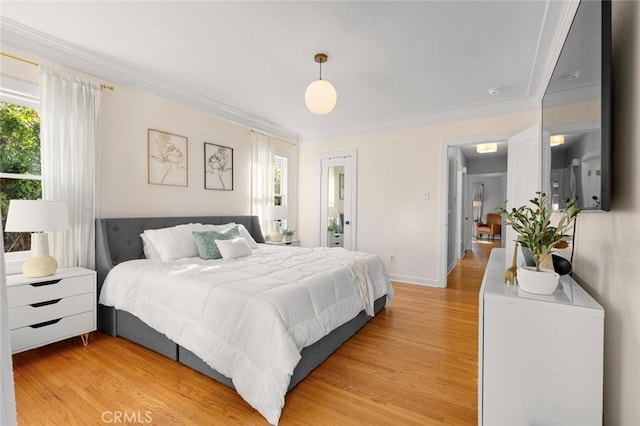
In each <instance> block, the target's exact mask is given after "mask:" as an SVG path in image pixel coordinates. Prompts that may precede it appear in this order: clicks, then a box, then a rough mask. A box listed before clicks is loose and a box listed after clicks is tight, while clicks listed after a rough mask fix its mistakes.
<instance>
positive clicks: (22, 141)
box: [0, 102, 42, 252]
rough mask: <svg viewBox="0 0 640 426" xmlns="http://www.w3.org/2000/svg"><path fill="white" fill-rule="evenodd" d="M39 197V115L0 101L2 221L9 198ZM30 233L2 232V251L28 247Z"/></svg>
mask: <svg viewBox="0 0 640 426" xmlns="http://www.w3.org/2000/svg"><path fill="white" fill-rule="evenodd" d="M39 198H42V183H41V177H40V117H39V115H38V110H36V109H35V108H32V107H30V106H23V105H18V104H15V103H8V102H0V212H1V214H2V223H4V222H5V221H6V218H7V211H8V208H9V200H12V199H25V200H36V199H39ZM30 245H31V234H30V233H14V232H9V233H5V234H4V250H5V252H17V251H25V250H29V248H30Z"/></svg>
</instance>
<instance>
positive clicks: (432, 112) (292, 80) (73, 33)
mask: <svg viewBox="0 0 640 426" xmlns="http://www.w3.org/2000/svg"><path fill="white" fill-rule="evenodd" d="M567 10H568V7H567V3H566V2H557V1H428V2H421V1H413V2H363V1H352V2H348V1H342V2H327V1H317V2H314V1H301V2H264V1H257V2H240V1H228V2H206V1H190V2H182V1H176V2H173V1H171V2H170V1H155V2H152V1H143V2H134V1H120V2H105V1H88V0H87V1H80V2H78V1H73V2H58V1H45V2H22V1H2V10H1V15H2V21H1V23H2V33H1V34H0V35H1V36H2V43H3V45H5V46H10V47H14V48H16V49H19V50H21V51H25V52H28V53H33V54H37V55H39V56H41V57H45V58H47V59H51V60H55V61H58V62H61V63H64V64H65V65H68V66H72V67H74V68H76V69H78V70H80V71H84V72H88V73H92V74H94V75H96V76H98V77H100V78H103V79H107V80H109V81H111V82H114V83H116V85H117V84H123V85H128V86H133V87H138V88H142V89H145V90H149V91H151V92H155V93H157V94H160V95H163V96H166V97H169V98H174V99H177V100H181V101H183V102H185V103H187V104H192V105H194V106H197V107H199V108H202V109H205V110H209V111H213V112H216V113H218V114H219V115H220V116H222V117H223V118H228V119H231V120H234V121H237V122H240V123H243V124H247V125H250V126H251V127H255V128H258V129H259V130H263V131H267V132H268V133H272V134H275V135H276V136H281V137H287V138H289V139H298V140H315V139H323V138H327V137H336V136H343V135H349V134H355V133H363V132H367V131H380V130H385V129H392V128H394V127H400V126H405V127H406V126H411V125H419V124H422V123H426V122H430V121H433V120H443V119H447V118H453V117H455V118H460V117H462V116H465V115H466V116H474V115H478V114H480V113H481V112H482V113H483V114H486V113H503V112H507V111H516V110H522V109H526V108H532V107H534V105H535V104H536V102H539V99H540V97H541V94H542V92H543V91H544V85H545V84H546V81H547V80H548V78H549V75H550V73H551V70H550V69H549V66H550V65H549V64H551V63H553V60H552V59H550V58H551V57H552V56H553V55H554V54H555V53H554V52H555V51H557V49H558V39H561V38H562V37H561V36H559V34H560V33H561V32H562V25H563V22H564V21H567V13H568V12H567ZM318 52H324V53H327V54H328V56H329V60H328V62H327V63H326V64H324V65H323V68H322V74H323V78H324V79H326V80H328V81H330V82H331V83H333V85H334V86H335V87H336V90H337V92H338V103H337V105H336V107H335V109H334V110H333V111H332V112H331V113H330V114H328V115H326V116H316V115H314V114H312V113H311V112H309V111H308V110H307V108H306V106H305V103H304V91H305V89H306V87H307V85H308V84H309V83H310V82H312V81H313V80H315V79H317V78H318V72H319V69H318V64H316V63H315V62H314V60H313V57H314V55H315V54H316V53H318ZM491 88H499V93H498V94H494V95H490V94H489V89H491ZM116 90H117V89H116Z"/></svg>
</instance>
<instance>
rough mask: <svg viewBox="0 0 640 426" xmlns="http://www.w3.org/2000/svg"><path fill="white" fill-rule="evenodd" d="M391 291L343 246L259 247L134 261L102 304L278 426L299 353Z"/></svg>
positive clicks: (366, 259)
mask: <svg viewBox="0 0 640 426" xmlns="http://www.w3.org/2000/svg"><path fill="white" fill-rule="evenodd" d="M384 295H387V298H388V299H389V300H390V299H391V298H392V297H393V288H392V286H391V283H390V281H389V277H388V275H387V272H386V269H385V267H384V264H383V262H382V260H381V259H380V258H379V257H377V256H373V255H369V254H365V253H359V252H350V251H347V250H344V249H339V248H331V249H329V248H314V249H305V248H298V247H275V246H268V245H263V244H260V248H258V249H255V250H254V251H253V254H252V255H251V256H247V257H242V258H238V259H234V260H230V261H223V260H202V259H200V258H189V259H179V260H176V261H171V262H159V261H152V260H146V259H140V260H131V261H127V262H123V263H120V264H118V265H117V266H115V267H114V268H113V269H112V270H111V271H110V272H109V275H108V276H107V278H106V280H105V283H104V286H103V288H102V291H101V294H100V303H102V304H104V305H107V306H113V307H115V308H116V309H120V310H124V311H127V312H130V313H131V314H133V315H135V316H136V317H138V318H140V319H141V320H142V321H144V322H145V323H147V324H148V325H150V326H151V327H153V328H154V329H155V330H158V331H159V332H161V333H163V334H165V335H166V336H167V337H169V338H170V339H171V340H173V341H175V342H176V343H177V344H179V345H180V346H182V347H184V348H186V349H187V350H189V351H191V352H193V353H194V354H196V355H197V356H198V357H200V358H201V359H202V360H204V361H205V362H206V363H207V364H208V365H209V366H211V367H212V368H213V369H215V370H216V371H218V372H220V373H221V374H223V375H225V376H227V377H230V378H231V380H232V382H233V385H234V387H235V388H236V390H237V391H238V393H239V394H240V396H242V397H243V398H244V399H245V400H246V401H247V402H248V403H249V404H251V405H252V406H253V407H254V408H255V409H257V410H258V411H259V412H260V413H261V414H262V415H263V416H264V417H265V418H266V419H267V420H268V421H269V422H270V423H271V424H277V423H278V420H279V418H280V413H281V410H282V407H283V405H284V397H285V394H286V391H287V387H288V385H289V380H290V377H291V374H292V372H293V370H294V368H295V366H296V365H297V363H298V361H299V360H300V351H301V350H302V348H304V347H306V346H309V345H311V344H313V343H314V342H316V341H318V340H319V339H321V338H322V337H324V336H325V335H327V334H328V333H329V332H331V331H332V330H333V329H335V328H337V327H339V326H340V325H342V324H344V323H346V322H348V321H349V320H351V319H352V318H354V317H355V316H356V315H358V313H359V312H360V311H362V310H363V309H364V310H365V311H369V310H371V313H372V310H373V300H375V299H377V298H379V297H382V296H384Z"/></svg>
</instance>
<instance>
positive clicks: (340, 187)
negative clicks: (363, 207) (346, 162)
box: [338, 173, 344, 200]
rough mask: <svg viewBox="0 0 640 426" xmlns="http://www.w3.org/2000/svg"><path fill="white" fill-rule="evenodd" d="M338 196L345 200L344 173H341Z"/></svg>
mask: <svg viewBox="0 0 640 426" xmlns="http://www.w3.org/2000/svg"><path fill="white" fill-rule="evenodd" d="M338 188H339V190H338V198H339V199H341V200H344V173H340V175H339V186H338Z"/></svg>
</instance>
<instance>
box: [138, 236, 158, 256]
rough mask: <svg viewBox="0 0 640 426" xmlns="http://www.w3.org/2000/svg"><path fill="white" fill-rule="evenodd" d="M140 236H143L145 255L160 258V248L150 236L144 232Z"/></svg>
mask: <svg viewBox="0 0 640 426" xmlns="http://www.w3.org/2000/svg"><path fill="white" fill-rule="evenodd" d="M140 238H142V251H143V252H144V257H146V258H147V259H152V260H159V259H160V255H159V254H158V250H156V248H155V247H154V246H153V244H152V243H151V241H149V238H147V236H146V235H144V232H143V233H142V234H140Z"/></svg>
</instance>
